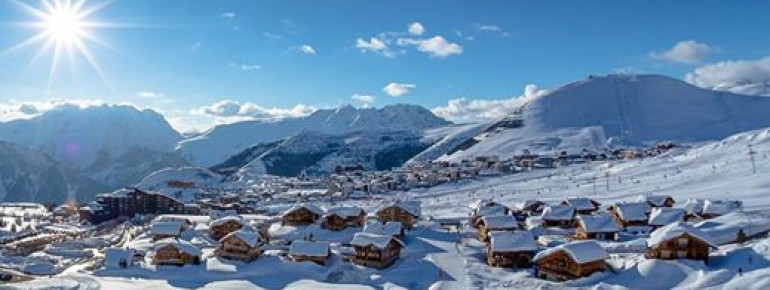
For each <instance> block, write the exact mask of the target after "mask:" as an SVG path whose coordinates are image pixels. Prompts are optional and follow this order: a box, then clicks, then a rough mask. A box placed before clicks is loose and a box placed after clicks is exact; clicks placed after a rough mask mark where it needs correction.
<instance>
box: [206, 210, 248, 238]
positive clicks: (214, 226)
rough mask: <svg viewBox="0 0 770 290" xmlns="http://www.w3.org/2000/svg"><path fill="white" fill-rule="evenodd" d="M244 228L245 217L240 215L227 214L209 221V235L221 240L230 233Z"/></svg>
mask: <svg viewBox="0 0 770 290" xmlns="http://www.w3.org/2000/svg"><path fill="white" fill-rule="evenodd" d="M241 228H243V219H241V217H240V216H232V215H231V216H226V217H223V218H219V219H216V220H213V221H211V223H209V235H210V236H211V237H212V238H214V239H216V240H219V239H221V238H222V237H224V236H226V235H227V234H229V233H232V232H234V231H237V230H239V229H241Z"/></svg>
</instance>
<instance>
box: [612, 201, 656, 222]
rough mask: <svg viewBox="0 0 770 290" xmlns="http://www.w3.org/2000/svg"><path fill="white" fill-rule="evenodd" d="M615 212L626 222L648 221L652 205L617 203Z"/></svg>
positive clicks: (644, 203)
mask: <svg viewBox="0 0 770 290" xmlns="http://www.w3.org/2000/svg"><path fill="white" fill-rule="evenodd" d="M615 210H616V211H617V213H618V215H619V216H620V218H621V219H623V220H624V221H645V222H646V221H647V213H648V212H649V210H650V205H649V204H647V203H646V202H630V203H616V204H615Z"/></svg>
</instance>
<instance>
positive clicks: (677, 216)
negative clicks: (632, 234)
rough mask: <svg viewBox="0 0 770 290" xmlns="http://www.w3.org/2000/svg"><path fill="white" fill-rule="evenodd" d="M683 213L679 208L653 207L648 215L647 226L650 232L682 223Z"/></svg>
mask: <svg viewBox="0 0 770 290" xmlns="http://www.w3.org/2000/svg"><path fill="white" fill-rule="evenodd" d="M684 217H685V212H684V209H681V208H668V207H655V208H653V209H652V212H651V213H650V219H649V220H648V221H647V224H648V225H649V226H650V228H651V229H652V230H656V229H659V228H661V227H664V226H667V225H670V224H673V223H677V222H682V221H684Z"/></svg>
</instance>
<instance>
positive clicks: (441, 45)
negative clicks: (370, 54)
mask: <svg viewBox="0 0 770 290" xmlns="http://www.w3.org/2000/svg"><path fill="white" fill-rule="evenodd" d="M398 44H399V45H403V46H406V45H414V46H416V47H417V50H419V51H422V52H424V53H427V54H429V55H430V56H432V57H438V58H446V57H449V56H451V55H455V54H461V53H463V47H462V46H460V45H459V44H457V43H452V42H449V41H447V39H446V38H444V37H443V36H441V35H436V36H434V37H431V38H428V39H415V38H399V39H398Z"/></svg>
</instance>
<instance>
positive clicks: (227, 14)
mask: <svg viewBox="0 0 770 290" xmlns="http://www.w3.org/2000/svg"><path fill="white" fill-rule="evenodd" d="M219 16H220V17H222V18H235V12H224V13H222V14H219Z"/></svg>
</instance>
